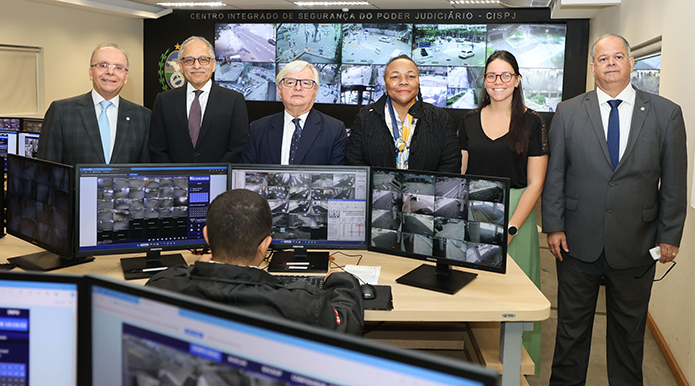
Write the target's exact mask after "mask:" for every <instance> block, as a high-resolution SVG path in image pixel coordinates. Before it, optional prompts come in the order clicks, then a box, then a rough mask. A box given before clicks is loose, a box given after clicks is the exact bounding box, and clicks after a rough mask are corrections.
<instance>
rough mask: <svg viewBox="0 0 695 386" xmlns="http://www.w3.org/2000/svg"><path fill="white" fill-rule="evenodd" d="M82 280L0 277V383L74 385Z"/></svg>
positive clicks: (29, 275) (48, 276)
mask: <svg viewBox="0 0 695 386" xmlns="http://www.w3.org/2000/svg"><path fill="white" fill-rule="evenodd" d="M82 281H83V277H82V276H73V275H52V274H47V273H41V274H34V273H24V272H6V271H5V272H0V384H2V385H51V386H75V385H77V384H81V383H78V378H79V376H78V365H77V361H78V357H79V356H78V331H79V327H81V325H80V323H81V320H80V319H79V318H78V301H79V296H80V291H79V287H81V285H82V284H81V283H82Z"/></svg>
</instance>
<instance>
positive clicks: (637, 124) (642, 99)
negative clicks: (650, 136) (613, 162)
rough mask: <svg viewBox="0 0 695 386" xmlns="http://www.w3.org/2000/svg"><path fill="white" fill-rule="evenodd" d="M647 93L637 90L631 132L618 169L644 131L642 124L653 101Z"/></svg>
mask: <svg viewBox="0 0 695 386" xmlns="http://www.w3.org/2000/svg"><path fill="white" fill-rule="evenodd" d="M646 96H647V94H645V93H644V92H642V91H639V90H635V106H634V108H633V110H632V122H631V123H630V133H629V134H628V137H627V146H626V147H625V153H623V156H622V157H620V162H619V163H618V167H617V168H615V169H616V170H617V169H618V168H619V167H620V165H622V164H623V161H624V160H625V159H627V157H628V156H629V155H630V153H632V149H634V148H635V143H636V142H637V138H638V137H639V135H640V132H641V131H642V126H644V119H645V118H646V116H647V114H648V113H649V110H650V107H651V103H649V99H648V98H646Z"/></svg>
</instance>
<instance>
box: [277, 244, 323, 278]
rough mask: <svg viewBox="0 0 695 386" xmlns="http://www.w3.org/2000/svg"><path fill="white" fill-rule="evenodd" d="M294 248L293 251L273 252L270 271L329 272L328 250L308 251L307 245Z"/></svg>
mask: <svg viewBox="0 0 695 386" xmlns="http://www.w3.org/2000/svg"><path fill="white" fill-rule="evenodd" d="M293 248H294V250H292V251H275V252H273V258H272V259H271V260H270V265H268V272H295V273H316V272H320V273H326V272H328V257H329V253H328V252H308V251H307V250H306V247H293Z"/></svg>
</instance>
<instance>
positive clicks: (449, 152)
mask: <svg viewBox="0 0 695 386" xmlns="http://www.w3.org/2000/svg"><path fill="white" fill-rule="evenodd" d="M385 106H386V94H384V95H383V96H382V97H381V98H379V100H378V101H376V102H375V103H373V104H371V105H369V106H366V107H363V108H362V109H361V110H360V111H359V113H357V117H356V118H355V122H354V124H353V127H352V130H351V132H350V137H348V142H347V149H346V150H345V164H346V165H368V166H378V167H390V168H395V167H396V147H395V144H394V141H393V136H392V135H391V132H390V131H389V128H388V126H387V125H386V119H385V117H384V107H385ZM408 113H409V114H410V115H412V116H413V117H415V118H417V125H416V126H415V131H414V133H413V139H412V140H411V142H410V156H409V157H408V169H412V170H427V171H440V172H447V173H460V172H461V151H460V149H459V146H458V139H457V137H456V130H455V129H454V124H453V120H452V119H451V117H450V116H449V114H448V113H447V112H446V111H444V110H443V109H441V108H439V107H436V106H433V105H431V104H429V103H426V102H422V101H420V100H418V101H417V102H415V104H414V105H413V106H412V107H411V108H410V111H408Z"/></svg>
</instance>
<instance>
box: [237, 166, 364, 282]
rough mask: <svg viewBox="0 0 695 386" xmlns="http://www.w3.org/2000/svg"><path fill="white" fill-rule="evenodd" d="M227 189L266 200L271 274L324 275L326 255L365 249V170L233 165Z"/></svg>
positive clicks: (343, 167)
mask: <svg viewBox="0 0 695 386" xmlns="http://www.w3.org/2000/svg"><path fill="white" fill-rule="evenodd" d="M231 181H232V183H231V187H232V189H249V190H252V191H254V192H257V193H259V194H261V195H262V196H263V197H264V198H266V199H267V200H268V204H270V209H271V211H272V213H273V228H272V233H271V236H272V238H273V241H272V244H271V248H272V249H274V250H277V251H282V250H286V249H292V250H293V251H290V252H275V253H274V254H273V259H272V261H271V264H270V267H269V268H268V269H269V270H270V271H273V272H277V271H299V272H326V271H327V270H328V252H307V249H367V238H366V235H367V232H366V223H367V212H368V206H369V205H368V202H367V199H368V195H369V192H368V190H369V167H366V166H313V165H312V166H309V165H232V180H231Z"/></svg>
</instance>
